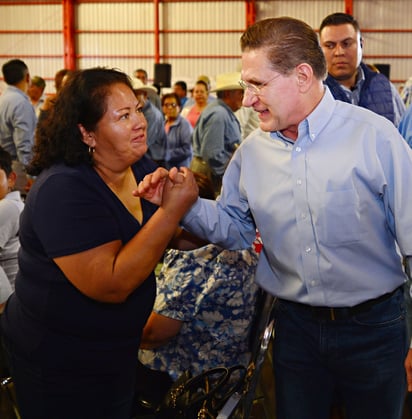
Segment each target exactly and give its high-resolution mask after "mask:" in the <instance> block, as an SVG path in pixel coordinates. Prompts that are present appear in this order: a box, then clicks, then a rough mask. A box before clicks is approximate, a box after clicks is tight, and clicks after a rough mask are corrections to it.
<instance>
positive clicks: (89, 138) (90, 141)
mask: <svg viewBox="0 0 412 419" xmlns="http://www.w3.org/2000/svg"><path fill="white" fill-rule="evenodd" d="M77 126H78V127H79V130H80V133H81V134H82V141H83V142H84V143H85V144H86V145H88V146H89V147H94V146H95V145H96V142H95V140H94V133H93V132H89V131H87V130H86V128H85V127H84V126H83V125H82V124H77Z"/></svg>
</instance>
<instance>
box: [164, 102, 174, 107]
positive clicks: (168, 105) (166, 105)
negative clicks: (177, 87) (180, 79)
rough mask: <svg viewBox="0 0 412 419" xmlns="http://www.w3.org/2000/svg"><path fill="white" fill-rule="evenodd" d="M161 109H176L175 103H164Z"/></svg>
mask: <svg viewBox="0 0 412 419" xmlns="http://www.w3.org/2000/svg"><path fill="white" fill-rule="evenodd" d="M163 107H165V108H176V107H177V103H164V104H163Z"/></svg>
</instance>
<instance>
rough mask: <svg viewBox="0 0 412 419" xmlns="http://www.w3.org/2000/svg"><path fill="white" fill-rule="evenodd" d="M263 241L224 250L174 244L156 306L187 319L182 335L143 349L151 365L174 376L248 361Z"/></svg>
mask: <svg viewBox="0 0 412 419" xmlns="http://www.w3.org/2000/svg"><path fill="white" fill-rule="evenodd" d="M260 247H261V245H260V244H259V243H257V246H255V247H254V248H251V249H248V250H235V251H233V250H224V249H222V248H220V247H218V246H215V245H213V244H209V245H207V246H204V247H201V248H199V249H195V250H191V251H179V250H169V251H168V252H167V253H166V255H165V258H164V261H163V266H162V269H161V271H160V274H159V278H158V284H157V287H158V289H157V298H156V302H155V305H154V308H153V310H154V311H155V312H157V313H158V314H161V315H163V316H166V317H170V318H173V319H176V320H180V321H181V322H183V324H182V328H181V329H180V332H179V333H178V335H176V336H175V337H174V338H173V339H171V340H170V341H169V342H168V343H167V344H166V345H163V346H161V347H159V348H156V349H151V350H140V352H139V358H140V360H141V361H142V362H143V363H144V364H145V365H147V366H148V367H150V368H152V369H155V370H162V371H168V372H169V374H170V375H171V377H172V378H173V379H177V378H178V377H179V376H180V375H181V373H182V372H183V371H185V370H187V369H191V370H192V373H193V374H199V373H200V372H201V371H202V370H205V369H209V368H212V367H215V366H221V365H224V366H228V367H229V366H231V365H234V364H239V363H241V364H244V365H247V363H248V361H249V357H250V353H249V333H250V328H251V324H252V320H253V317H254V311H255V302H256V294H257V289H258V287H257V285H256V284H255V282H254V273H255V268H256V265H257V261H258V252H257V251H256V250H260Z"/></svg>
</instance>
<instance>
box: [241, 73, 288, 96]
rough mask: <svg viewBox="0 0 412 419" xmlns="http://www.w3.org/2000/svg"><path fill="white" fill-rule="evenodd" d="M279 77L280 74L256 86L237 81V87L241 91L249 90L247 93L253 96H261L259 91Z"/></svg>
mask: <svg viewBox="0 0 412 419" xmlns="http://www.w3.org/2000/svg"><path fill="white" fill-rule="evenodd" d="M280 76H281V74H276V76H274V77H272V78H271V79H269V80H268V81H265V82H263V83H260V84H258V85H256V84H253V83H247V82H245V81H244V80H239V85H240V87H241V88H242V89H243V90H249V92H250V93H252V94H253V95H255V96H260V95H261V94H262V93H261V90H262V89H263V88H264V87H265V86H267V85H268V84H269V83H270V82H271V81H273V80H275V79H277V78H278V77H280Z"/></svg>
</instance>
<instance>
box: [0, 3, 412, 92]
mask: <svg viewBox="0 0 412 419" xmlns="http://www.w3.org/2000/svg"><path fill="white" fill-rule="evenodd" d="M44 3H45V2H44ZM44 3H41V4H31V5H24V6H22V5H10V4H9V5H6V4H1V1H0V66H1V65H2V64H3V63H4V62H5V61H6V60H8V59H9V58H11V57H13V58H14V57H20V58H22V59H23V60H24V61H26V62H27V64H28V65H29V67H30V70H31V73H32V74H33V75H34V74H38V75H41V76H43V77H45V78H46V79H47V81H48V86H47V89H48V91H50V90H51V91H52V90H53V78H54V74H55V72H56V71H57V70H59V69H60V68H62V67H63V66H64V60H63V55H64V40H63V8H62V4H61V3H60V4H49V5H47V4H44ZM73 4H74V9H75V21H76V28H75V29H76V32H75V37H76V44H75V45H76V54H77V65H78V67H79V68H87V67H91V66H96V65H104V66H110V67H117V68H121V69H123V70H124V71H126V72H127V73H129V74H130V73H131V72H132V71H133V70H134V69H136V68H137V67H143V68H146V70H147V71H148V73H149V78H153V76H154V63H155V58H156V57H155V53H156V52H159V55H160V57H159V58H160V62H168V63H170V64H171V65H172V82H173V81H175V80H177V79H183V80H186V81H187V82H188V83H189V84H191V83H194V81H195V79H196V78H197V76H198V75H200V74H207V75H209V77H211V79H212V80H214V79H215V77H216V75H217V74H219V73H222V72H227V71H234V70H236V69H238V68H239V57H240V48H239V38H240V36H241V33H242V32H243V30H244V29H245V24H246V15H245V13H246V6H245V1H243V0H242V1H223V0H221V1H207V2H176V3H163V2H162V1H161V0H160V1H159V5H158V11H159V21H158V24H159V34H158V35H159V38H158V43H156V42H157V38H156V34H155V28H156V22H155V17H156V14H155V4H154V2H150V1H147V2H144V3H141V2H134V1H130V2H127V3H124V2H121V3H119V2H116V1H113V2H111V3H109V2H104V3H82V1H81V0H78V1H76V2H74V3H73ZM353 7H354V14H355V17H356V18H357V19H358V20H359V23H360V24H361V27H362V29H364V33H363V36H364V38H365V48H364V55H365V61H366V62H371V63H373V62H375V63H376V62H378V63H387V64H390V65H391V77H392V79H395V80H396V81H398V82H399V83H401V82H402V81H403V80H405V79H407V78H408V77H409V76H410V75H411V74H412V58H411V57H412V24H411V21H410V17H411V15H412V0H353ZM344 8H345V2H344V0H288V1H285V0H267V1H264V0H261V1H259V0H257V1H256V9H257V19H258V20H259V19H263V18H266V17H274V16H285V15H288V16H293V17H296V18H299V19H303V20H305V21H306V22H307V23H309V24H310V25H311V26H312V27H314V28H315V29H317V28H318V27H319V24H320V22H321V20H322V19H323V18H324V17H325V16H326V15H327V14H329V13H333V12H336V11H344ZM396 30H398V32H395V31H396ZM402 30H403V31H402ZM2 31H3V32H2ZM13 31H14V32H13ZM23 31H24V32H23ZM50 31H51V32H53V31H54V32H57V33H50ZM376 31H380V32H376ZM157 48H158V49H157ZM382 56H384V57H383V58H381V57H382ZM407 56H409V57H407ZM402 57H403V58H402Z"/></svg>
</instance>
